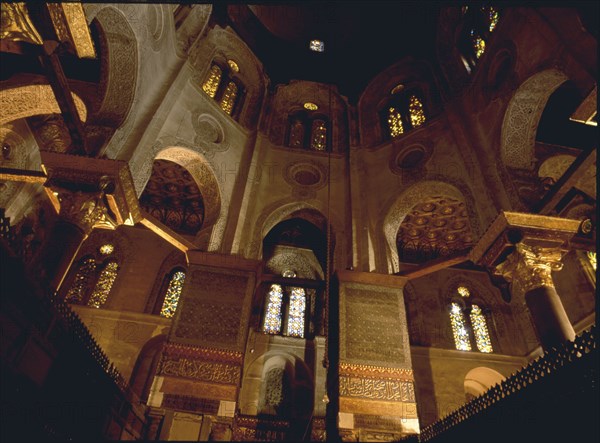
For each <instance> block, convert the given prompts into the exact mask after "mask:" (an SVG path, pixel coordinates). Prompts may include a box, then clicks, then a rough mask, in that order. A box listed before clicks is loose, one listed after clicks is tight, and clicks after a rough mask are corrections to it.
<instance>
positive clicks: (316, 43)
mask: <svg viewBox="0 0 600 443" xmlns="http://www.w3.org/2000/svg"><path fill="white" fill-rule="evenodd" d="M309 47H310V50H311V51H315V52H323V51H325V43H323V42H322V41H321V40H311V41H310V44H309Z"/></svg>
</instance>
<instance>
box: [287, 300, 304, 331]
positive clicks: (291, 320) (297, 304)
mask: <svg viewBox="0 0 600 443" xmlns="http://www.w3.org/2000/svg"><path fill="white" fill-rule="evenodd" d="M305 310H306V293H305V292H304V289H303V288H292V293H291V295H290V306H289V310H288V323H287V335H289V336H292V337H301V338H302V337H304V312H305Z"/></svg>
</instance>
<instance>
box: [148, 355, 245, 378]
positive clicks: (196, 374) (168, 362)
mask: <svg viewBox="0 0 600 443" xmlns="http://www.w3.org/2000/svg"><path fill="white" fill-rule="evenodd" d="M158 373H159V374H161V375H170V376H177V377H184V378H193V379H195V380H202V381H207V382H211V383H224V384H237V383H238V381H239V378H240V375H241V368H240V367H239V366H233V365H226V364H223V363H213V362H207V361H202V360H194V359H190V358H184V357H181V358H170V357H167V358H163V360H162V361H161V362H160V368H159V371H158Z"/></svg>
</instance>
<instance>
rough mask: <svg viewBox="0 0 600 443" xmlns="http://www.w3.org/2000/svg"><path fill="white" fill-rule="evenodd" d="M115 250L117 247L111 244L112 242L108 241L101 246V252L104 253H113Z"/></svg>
mask: <svg viewBox="0 0 600 443" xmlns="http://www.w3.org/2000/svg"><path fill="white" fill-rule="evenodd" d="M114 250H115V247H114V246H113V245H111V244H110V243H106V244H104V245H102V246H100V254H102V255H110V254H112V253H113V251H114Z"/></svg>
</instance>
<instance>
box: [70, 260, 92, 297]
mask: <svg viewBox="0 0 600 443" xmlns="http://www.w3.org/2000/svg"><path fill="white" fill-rule="evenodd" d="M95 272H96V260H95V259H94V258H93V257H87V258H84V259H83V260H82V261H81V263H80V265H79V268H78V270H77V274H75V279H74V280H73V283H72V284H71V288H70V289H69V291H68V292H67V295H66V296H65V300H66V301H67V302H68V303H81V302H82V301H83V300H84V298H85V295H86V293H87V290H88V288H89V285H90V281H91V280H92V279H93V278H94V274H95Z"/></svg>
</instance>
